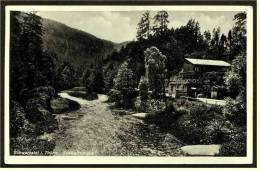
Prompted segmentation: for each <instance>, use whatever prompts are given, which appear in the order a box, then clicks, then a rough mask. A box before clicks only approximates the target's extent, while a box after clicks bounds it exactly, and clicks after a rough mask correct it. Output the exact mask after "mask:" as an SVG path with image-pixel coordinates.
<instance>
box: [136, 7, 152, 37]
mask: <svg viewBox="0 0 260 171" xmlns="http://www.w3.org/2000/svg"><path fill="white" fill-rule="evenodd" d="M150 20H151V17H150V12H149V11H145V12H144V13H143V14H142V17H141V20H140V22H139V23H138V24H137V25H138V28H137V34H136V37H137V39H138V40H141V39H147V38H148V37H149V36H150V32H151V24H150Z"/></svg>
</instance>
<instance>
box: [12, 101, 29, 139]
mask: <svg viewBox="0 0 260 171" xmlns="http://www.w3.org/2000/svg"><path fill="white" fill-rule="evenodd" d="M25 119H26V118H25V112H24V109H23V107H22V106H21V105H20V104H19V103H18V102H15V101H10V136H11V137H15V136H17V135H18V134H20V132H21V128H22V127H23V126H24V120H25Z"/></svg>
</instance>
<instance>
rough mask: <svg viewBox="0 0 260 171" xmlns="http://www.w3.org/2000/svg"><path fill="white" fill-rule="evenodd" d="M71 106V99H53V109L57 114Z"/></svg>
mask: <svg viewBox="0 0 260 171" xmlns="http://www.w3.org/2000/svg"><path fill="white" fill-rule="evenodd" d="M69 108H70V106H69V101H68V100H67V99H64V98H60V97H59V98H57V99H53V100H51V109H52V112H53V113H55V114H60V113H62V112H65V111H68V110H69Z"/></svg>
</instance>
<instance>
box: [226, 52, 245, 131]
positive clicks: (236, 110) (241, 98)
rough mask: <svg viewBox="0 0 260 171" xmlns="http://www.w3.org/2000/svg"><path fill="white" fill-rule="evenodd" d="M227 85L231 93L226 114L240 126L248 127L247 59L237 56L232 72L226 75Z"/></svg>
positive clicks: (233, 62)
mask: <svg viewBox="0 0 260 171" xmlns="http://www.w3.org/2000/svg"><path fill="white" fill-rule="evenodd" d="M225 84H226V86H227V87H228V89H229V90H230V92H231V98H227V99H226V101H227V104H226V107H225V109H224V111H223V112H224V114H225V115H226V117H227V118H228V119H230V121H232V122H234V123H236V124H238V125H241V126H243V125H246V57H245V56H244V55H243V56H237V57H236V58H235V59H234V60H233V61H232V65H231V70H230V71H229V72H227V73H226V75H225Z"/></svg>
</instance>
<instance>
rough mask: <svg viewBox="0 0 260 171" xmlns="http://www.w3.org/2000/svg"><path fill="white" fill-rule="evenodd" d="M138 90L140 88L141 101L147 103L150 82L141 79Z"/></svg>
mask: <svg viewBox="0 0 260 171" xmlns="http://www.w3.org/2000/svg"><path fill="white" fill-rule="evenodd" d="M138 88H139V96H140V99H141V100H142V101H147V100H148V88H149V85H148V81H147V80H146V79H144V78H141V80H140V83H139V86H138Z"/></svg>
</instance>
